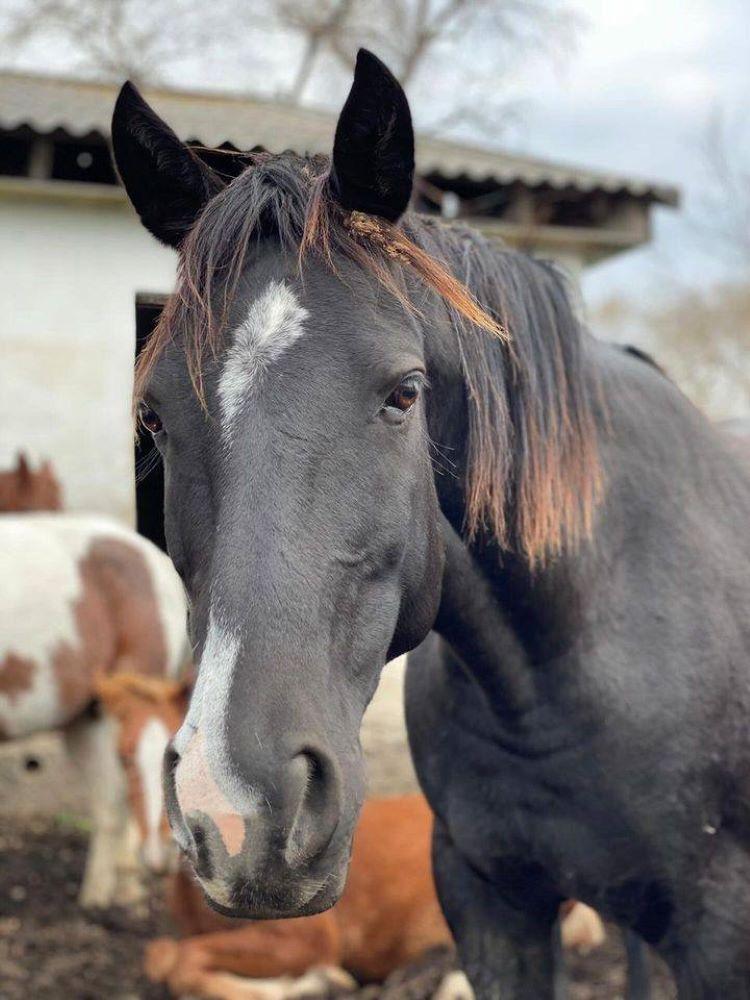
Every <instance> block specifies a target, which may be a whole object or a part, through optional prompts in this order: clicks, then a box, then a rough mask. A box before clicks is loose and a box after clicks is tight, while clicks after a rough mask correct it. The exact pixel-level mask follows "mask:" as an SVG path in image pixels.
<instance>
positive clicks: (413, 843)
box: [99, 675, 604, 1000]
mask: <svg viewBox="0 0 750 1000" xmlns="http://www.w3.org/2000/svg"><path fill="white" fill-rule="evenodd" d="M99 691H100V695H101V698H102V703H103V705H104V708H105V710H106V711H107V712H108V714H109V715H110V716H111V717H112V718H113V719H115V720H116V721H117V724H118V729H119V733H120V752H121V754H122V757H123V759H124V760H125V761H132V760H133V758H134V756H136V755H135V754H134V752H133V748H134V747H137V746H139V745H140V744H141V743H142V742H143V740H144V738H145V735H144V734H147V733H154V732H159V733H160V741H161V742H165V741H166V734H167V733H172V732H175V731H176V730H177V729H178V727H179V725H180V723H181V721H182V717H183V714H184V712H185V708H186V704H187V697H188V692H187V691H186V689H185V686H184V685H180V684H177V683H174V682H169V681H163V680H156V679H148V680H144V679H142V678H136V677H132V676H128V675H115V676H112V677H111V678H109V679H108V680H107V681H105V682H103V683H102V684H100V687H99ZM157 771H158V768H157ZM126 773H127V775H128V791H129V795H130V800H131V805H132V808H133V812H134V814H135V815H136V816H137V817H139V818H140V819H141V821H142V819H143V816H144V814H145V813H147V812H148V810H149V809H151V810H152V811H154V810H156V809H159V810H162V809H163V800H162V798H161V791H160V788H161V786H160V785H159V784H158V783H156V784H153V783H151V782H150V781H149V776H148V775H147V774H144V771H143V769H139V768H137V767H132V766H128V767H127V771H126ZM144 781H145V782H146V784H145V785H144ZM160 829H161V833H162V836H163V837H164V838H167V837H168V829H167V826H166V822H163V824H162V826H161V827H160ZM431 834H432V814H431V813H430V810H429V807H428V806H427V803H426V801H425V799H424V798H423V797H422V796H421V795H407V796H401V797H398V798H378V799H370V800H369V801H368V802H367V803H366V804H365V806H364V809H363V812H362V817H361V820H360V822H359V825H358V827H357V832H356V835H355V838H354V852H353V855H352V862H351V867H350V869H349V877H348V880H347V884H346V889H345V890H344V894H343V896H342V897H341V899H340V901H339V902H338V903H337V904H336V906H334V907H333V909H331V910H328V911H327V912H325V913H320V914H316V915H315V916H310V917H300V918H297V919H292V920H269V921H262V922H255V921H253V922H249V921H241V920H236V919H228V918H226V917H222V916H220V915H219V914H217V913H215V912H214V911H213V910H212V909H210V908H209V906H208V904H207V903H206V902H205V899H204V896H203V892H202V891H201V889H200V888H199V887H198V885H197V884H196V882H195V880H194V878H193V877H192V876H191V875H189V874H188V873H187V871H185V870H180V871H178V872H177V873H176V874H175V875H173V876H172V877H171V880H170V885H169V902H170V909H171V911H172V915H173V917H174V920H175V922H176V923H177V926H178V928H179V931H180V933H181V934H182V939H181V940H174V939H173V938H160V939H158V940H156V941H153V942H152V943H151V945H150V946H149V948H148V950H147V954H146V971H147V974H148V975H149V977H150V978H151V979H152V980H153V981H156V982H163V983H165V984H166V985H167V986H168V987H169V989H170V990H171V991H172V992H173V993H174V994H175V995H178V994H184V993H189V994H191V995H192V996H197V997H215V998H219V1000H246V998H247V1000H249V998H253V1000H257V998H261V997H267V998H268V1000H281V998H283V997H284V996H287V995H290V996H291V995H295V996H299V995H300V993H301V992H304V986H305V985H307V986H309V987H310V989H311V990H312V991H313V992H317V993H320V992H321V991H322V992H325V990H324V989H323V990H321V986H322V985H325V982H326V980H327V981H328V984H329V985H333V986H338V987H342V986H346V985H347V984H348V985H350V986H351V985H353V983H352V982H351V980H350V979H349V977H348V976H346V975H344V974H343V973H342V971H341V970H345V971H346V973H349V974H350V975H351V976H354V977H355V978H356V979H357V980H358V981H359V982H382V981H383V980H384V979H386V977H387V976H388V975H390V973H391V972H393V971H394V970H395V969H397V968H400V967H401V966H403V965H406V964H408V963H410V962H412V961H414V960H415V959H418V958H419V957H420V956H422V955H423V954H424V953H425V952H427V951H429V950H430V949H432V948H435V947H439V946H441V945H452V939H451V935H450V932H449V930H448V927H447V925H446V923H445V921H444V919H443V916H442V913H441V911H440V907H439V905H438V901H437V896H436V893H435V887H434V884H433V880H432V871H431V863H430V839H431ZM562 931H563V941H564V943H565V945H566V946H568V947H572V948H578V949H581V950H587V949H589V948H592V947H596V946H597V945H598V944H601V942H602V941H603V939H604V931H603V928H602V924H601V921H600V920H599V917H598V916H597V914H596V913H594V911H593V910H591V909H590V908H589V907H587V906H584V905H583V904H581V903H568V904H566V905H565V916H564V919H563V924H562ZM316 969H319V970H322V971H321V972H320V975H319V976H318V977H317V979H315V980H314V981H313V982H312V983H308V982H305V983H302V984H301V983H298V982H294V978H295V977H302V976H304V975H305V974H306V973H308V972H310V971H311V970H316ZM267 980H273V982H267ZM261 981H263V982H261Z"/></svg>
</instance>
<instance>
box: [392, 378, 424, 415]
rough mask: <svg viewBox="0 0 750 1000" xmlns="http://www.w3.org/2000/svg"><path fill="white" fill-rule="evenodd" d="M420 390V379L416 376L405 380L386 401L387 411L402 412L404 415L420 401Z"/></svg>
mask: <svg viewBox="0 0 750 1000" xmlns="http://www.w3.org/2000/svg"><path fill="white" fill-rule="evenodd" d="M420 388H421V385H420V381H419V379H417V378H415V377H414V376H412V377H410V378H405V379H404V380H403V382H401V383H400V384H399V385H397V386H396V388H395V389H394V390H393V392H392V393H391V394H390V396H389V397H388V399H386V401H385V406H386V409H393V410H400V411H401V412H402V413H406V411H407V410H409V409H411V407H412V406H414V404H415V403H416V401H417V400H418V399H419V390H420Z"/></svg>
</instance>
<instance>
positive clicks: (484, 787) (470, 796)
mask: <svg viewBox="0 0 750 1000" xmlns="http://www.w3.org/2000/svg"><path fill="white" fill-rule="evenodd" d="M424 666H426V667H427V669H424V670H418V671H417V672H416V674H415V672H413V671H411V665H410V676H409V677H407V717H408V720H409V729H410V739H411V745H412V751H413V755H414V759H415V765H416V768H417V772H418V774H419V777H420V782H421V783H422V786H423V788H424V790H425V792H426V794H427V797H428V799H429V801H430V804H431V805H432V806H433V808H434V810H435V812H436V813H437V814H438V815H439V816H440V817H441V818H442V819H443V820H444V821H445V823H446V825H447V826H448V828H449V830H450V835H451V838H452V839H453V840H454V842H455V843H456V845H457V846H458V848H459V850H460V851H461V853H462V854H463V855H464V856H465V857H467V858H469V859H471V860H472V863H473V864H474V865H475V866H476V867H477V868H479V869H480V870H485V871H486V872H487V873H488V874H490V873H491V871H492V869H493V868H494V867H496V866H498V865H501V864H503V863H505V862H507V861H509V860H513V861H518V862H521V861H522V862H523V863H524V864H527V863H530V864H533V865H535V866H536V867H537V868H539V869H540V870H543V871H544V872H546V873H547V875H548V876H549V879H550V881H551V882H553V883H554V884H555V885H556V886H558V888H559V891H561V892H563V893H565V894H571V895H574V894H578V895H583V894H584V893H583V892H581V891H580V890H581V888H582V887H583V886H584V885H585V886H586V887H598V886H602V885H606V884H611V883H612V882H616V881H617V880H618V878H619V873H620V872H622V871H626V870H628V869H629V868H630V867H631V866H632V864H633V863H634V861H635V860H636V859H638V857H639V854H642V852H643V847H644V845H643V844H642V843H639V841H638V837H637V836H633V835H632V833H633V831H632V830H631V829H630V827H629V820H628V815H627V805H626V804H625V805H623V802H622V801H621V800H620V799H619V798H618V796H617V794H616V789H615V793H614V794H613V792H612V789H613V786H612V785H611V783H608V782H607V781H606V780H605V779H606V775H604V774H603V773H601V771H600V769H599V768H598V766H597V764H596V758H597V752H596V744H595V741H593V740H590V739H589V738H588V737H587V736H586V733H585V727H583V726H580V725H578V724H577V723H576V720H575V719H572V718H569V717H567V716H566V714H565V713H564V712H559V711H558V710H557V709H556V708H555V707H554V706H549V707H548V710H547V711H546V712H545V713H543V717H542V718H540V723H539V728H538V731H534V732H532V733H530V734H527V735H526V736H525V737H518V736H517V735H516V734H510V735H509V734H508V733H507V732H506V731H504V730H503V728H502V727H501V726H499V725H497V723H496V720H494V719H493V718H492V716H491V715H490V713H489V712H488V711H487V709H486V706H483V705H482V702H481V696H478V697H477V700H476V701H468V702H467V701H466V700H465V699H466V698H467V697H471V696H469V695H468V693H467V691H461V692H459V694H458V696H457V693H456V690H455V688H454V687H453V686H452V685H451V684H447V685H446V684H445V683H442V682H441V679H440V678H441V671H440V668H439V667H438V666H437V665H436V662H435V660H434V659H433V660H432V662H431V663H430V664H429V665H428V664H424ZM444 676H445V675H443V677H444ZM410 703H411V704H412V705H413V706H414V710H413V711H410ZM577 889H578V891H577Z"/></svg>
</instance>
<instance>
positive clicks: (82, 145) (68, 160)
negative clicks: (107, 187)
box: [51, 136, 117, 184]
mask: <svg viewBox="0 0 750 1000" xmlns="http://www.w3.org/2000/svg"><path fill="white" fill-rule="evenodd" d="M51 177H52V180H55V181H74V182H76V181H77V182H78V183H83V184H116V183H117V178H116V177H115V171H114V168H113V166H112V157H111V155H110V152H109V147H108V146H107V144H106V142H105V141H104V140H103V139H100V138H98V137H96V136H94V137H91V138H88V139H86V140H81V139H71V138H69V137H68V136H56V137H55V140H54V146H53V151H52V169H51Z"/></svg>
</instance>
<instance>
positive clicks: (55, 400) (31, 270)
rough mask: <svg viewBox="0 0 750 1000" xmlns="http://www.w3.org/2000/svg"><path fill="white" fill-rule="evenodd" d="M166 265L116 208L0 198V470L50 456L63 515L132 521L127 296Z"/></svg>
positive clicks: (165, 254)
mask: <svg viewBox="0 0 750 1000" xmlns="http://www.w3.org/2000/svg"><path fill="white" fill-rule="evenodd" d="M175 263H176V257H175V255H174V253H173V252H171V251H169V250H167V249H165V248H163V247H161V246H159V245H158V244H157V243H156V241H155V240H153V239H152V238H151V237H149V235H148V234H147V233H146V232H145V230H143V229H142V227H141V225H140V223H139V222H138V219H137V218H136V216H135V215H134V213H133V212H132V209H130V208H129V206H128V205H126V204H125V203H124V202H117V201H114V200H113V201H104V202H99V201H87V200H84V199H81V198H76V199H66V198H64V197H39V196H29V197H26V196H24V195H22V194H19V192H18V191H17V190H16V191H13V192H10V193H9V192H6V191H3V190H1V189H0V467H6V466H8V465H10V464H11V463H12V462H13V461H14V459H15V455H16V452H17V451H18V450H19V449H21V448H23V449H24V450H26V451H27V452H28V453H30V455H31V456H32V457H33V458H34V459H35V460H38V459H42V458H50V459H51V460H52V461H53V462H54V465H55V468H56V470H57V473H58V475H59V477H60V479H61V481H62V485H63V489H64V498H65V503H66V506H68V507H69V508H71V509H73V510H95V511H102V512H106V513H109V514H113V515H115V516H117V517H120V518H123V519H124V520H126V521H128V522H132V520H133V517H134V487H133V429H132V424H131V420H130V404H131V392H132V373H133V355H134V350H135V346H134V345H135V295H136V292H166V291H169V290H170V289H171V288H172V285H173V283H174V269H175Z"/></svg>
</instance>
